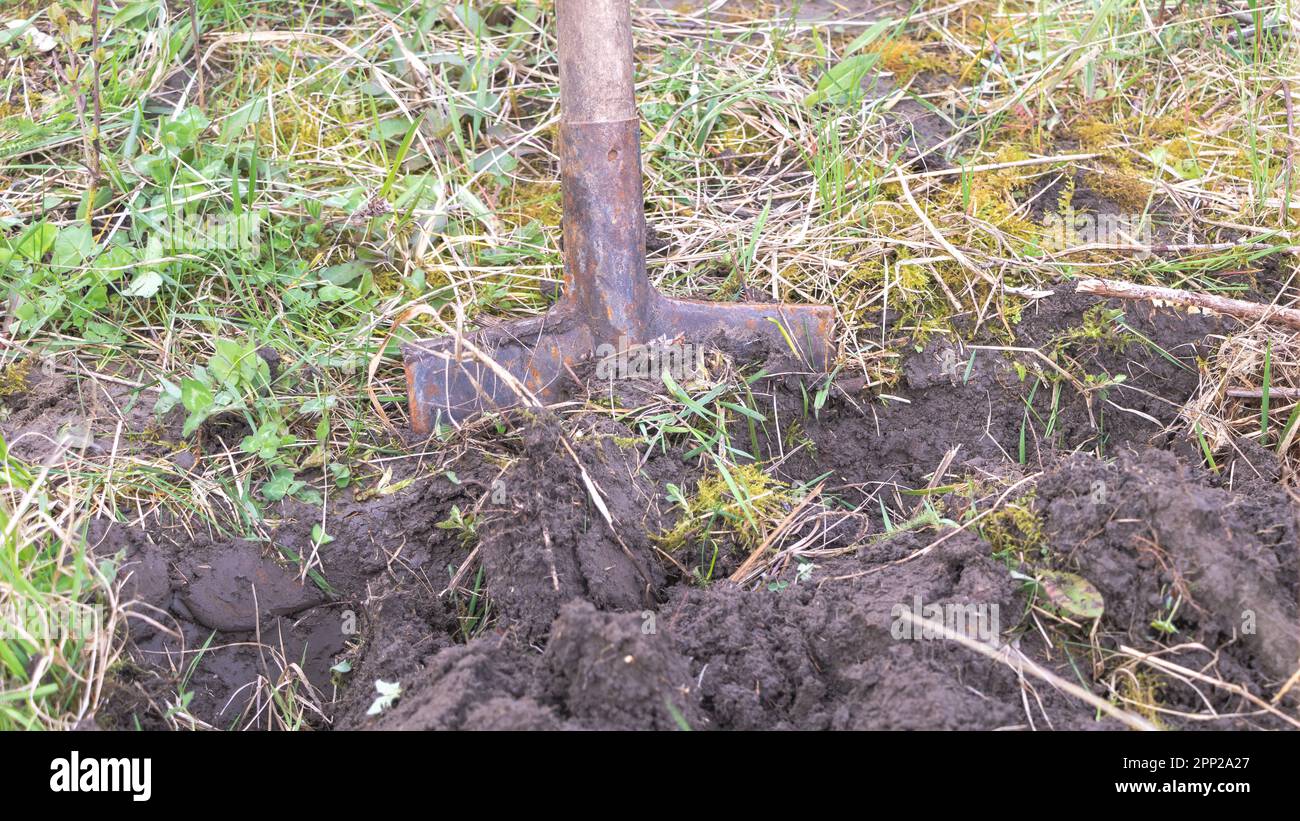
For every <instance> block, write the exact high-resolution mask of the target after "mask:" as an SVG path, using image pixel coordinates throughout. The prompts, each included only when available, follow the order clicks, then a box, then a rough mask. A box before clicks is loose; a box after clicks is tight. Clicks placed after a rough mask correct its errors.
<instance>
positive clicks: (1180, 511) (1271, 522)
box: [1038, 451, 1300, 686]
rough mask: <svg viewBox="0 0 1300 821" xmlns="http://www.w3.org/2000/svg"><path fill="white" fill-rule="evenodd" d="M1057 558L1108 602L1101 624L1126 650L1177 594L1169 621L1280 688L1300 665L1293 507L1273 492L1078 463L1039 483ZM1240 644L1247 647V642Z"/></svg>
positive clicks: (1175, 467) (1169, 469) (1133, 465)
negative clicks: (1122, 638) (1121, 637)
mask: <svg viewBox="0 0 1300 821" xmlns="http://www.w3.org/2000/svg"><path fill="white" fill-rule="evenodd" d="M1038 495H1039V498H1040V500H1042V504H1043V512H1044V521H1045V526H1046V528H1047V530H1048V533H1049V535H1050V538H1051V544H1052V547H1053V548H1054V550H1055V551H1056V552H1057V553H1059V554H1061V555H1062V556H1063V557H1064V558H1066V559H1067V560H1069V561H1073V562H1077V563H1078V566H1079V567H1080V572H1081V573H1082V574H1083V575H1084V576H1085V577H1086V578H1088V579H1089V580H1090V581H1092V582H1093V583H1094V584H1095V585H1096V586H1097V587H1098V589H1099V590H1100V591H1101V592H1102V594H1103V596H1104V597H1105V599H1106V602H1107V614H1106V617H1105V620H1106V625H1107V626H1108V627H1110V628H1112V629H1114V630H1118V631H1120V632H1122V633H1123V634H1125V635H1127V636H1130V637H1132V638H1133V640H1134V642H1135V643H1136V642H1137V641H1142V640H1144V639H1151V638H1158V634H1156V631H1155V630H1154V629H1153V628H1152V627H1151V623H1152V622H1153V621H1156V620H1157V619H1158V618H1160V617H1161V616H1162V615H1164V614H1165V613H1166V612H1167V611H1168V610H1169V609H1170V607H1171V604H1170V602H1172V601H1175V600H1177V599H1179V598H1181V599H1182V604H1181V606H1180V607H1179V608H1178V610H1177V611H1176V619H1175V622H1174V624H1175V625H1176V626H1177V627H1178V628H1179V630H1180V632H1183V631H1186V632H1188V633H1190V634H1191V635H1192V636H1195V637H1196V638H1197V640H1198V641H1200V642H1201V643H1203V644H1205V645H1206V646H1207V647H1217V646H1220V645H1224V644H1227V645H1229V647H1228V653H1230V654H1232V655H1234V656H1238V657H1240V658H1241V660H1242V661H1243V662H1244V663H1246V664H1248V665H1249V666H1252V667H1256V668H1257V669H1258V670H1259V672H1260V673H1262V675H1259V676H1252V678H1257V679H1259V683H1260V684H1268V683H1271V684H1273V685H1275V686H1276V685H1279V684H1280V683H1281V682H1283V681H1285V680H1286V678H1287V677H1288V676H1290V675H1291V674H1292V673H1293V672H1294V671H1295V669H1296V666H1297V664H1300V615H1298V614H1297V602H1298V598H1300V565H1298V564H1297V562H1298V561H1300V558H1298V553H1297V543H1296V533H1297V530H1296V511H1295V507H1294V506H1293V504H1292V503H1291V500H1290V499H1289V498H1288V496H1287V494H1286V493H1285V491H1283V490H1281V489H1280V488H1276V487H1274V488H1269V489H1263V488H1258V487H1257V488H1256V489H1255V490H1254V491H1253V492H1252V493H1250V494H1240V493H1234V492H1232V491H1229V490H1226V489H1220V488H1214V487H1208V486H1206V485H1205V484H1203V483H1202V482H1201V481H1198V479H1197V478H1196V477H1194V476H1192V475H1191V473H1190V471H1188V470H1187V469H1186V468H1185V467H1183V466H1181V465H1180V464H1179V463H1178V462H1177V461H1176V460H1175V459H1174V457H1173V456H1171V455H1170V454H1168V453H1162V452H1158V451H1145V452H1143V453H1141V454H1140V455H1138V454H1131V453H1126V454H1123V455H1122V456H1121V457H1120V458H1119V459H1118V460H1117V461H1116V462H1113V463H1109V464H1108V463H1104V462H1099V461H1097V460H1094V459H1086V458H1082V457H1074V458H1071V459H1067V460H1065V461H1063V462H1061V463H1060V464H1059V465H1058V466H1056V467H1055V468H1053V469H1052V470H1051V471H1050V472H1049V473H1048V474H1047V475H1046V476H1044V477H1043V479H1042V481H1041V482H1040V483H1039V486H1038ZM1243 645H1244V646H1243Z"/></svg>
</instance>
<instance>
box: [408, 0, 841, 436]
mask: <svg viewBox="0 0 1300 821" xmlns="http://www.w3.org/2000/svg"><path fill="white" fill-rule="evenodd" d="M573 2H576V0H561V2H560V3H559V4H558V5H559V34H560V36H559V44H560V91H561V103H562V106H563V108H564V111H563V113H562V118H563V121H562V122H561V126H560V146H559V148H560V178H561V188H562V194H563V207H564V290H563V294H562V295H561V298H560V300H559V301H558V302H557V303H556V305H555V306H554V307H553V308H551V310H549V311H548V312H547V313H545V314H543V315H542V316H539V317H533V318H529V319H524V320H518V321H515V322H507V323H502V324H500V325H496V326H493V327H490V328H487V329H484V330H482V331H477V332H475V333H472V334H468V335H467V338H468V339H470V340H472V342H473V345H474V347H476V348H477V349H479V350H480V351H482V352H483V353H484V354H486V355H487V356H489V357H491V358H492V359H493V360H494V361H495V363H496V364H498V365H499V366H501V368H503V369H504V370H505V371H507V372H508V373H510V374H511V375H513V376H514V377H515V378H517V379H519V380H520V381H521V382H522V383H523V384H524V385H525V386H526V387H527V388H528V389H529V390H530V391H532V392H533V393H534V394H535V395H536V396H537V397H538V398H540V399H542V400H543V401H547V400H552V399H555V398H556V397H557V395H558V393H559V390H560V387H561V386H562V385H563V384H564V382H565V380H566V378H567V377H568V374H569V372H570V371H571V369H572V368H573V366H574V365H575V364H577V362H578V361H579V360H580V359H582V358H583V357H586V356H590V355H591V354H592V353H593V351H594V350H595V349H596V347H597V346H598V345H601V344H603V343H611V344H616V345H617V344H620V343H624V344H644V343H647V342H650V341H651V340H654V339H657V338H660V337H668V338H677V337H683V336H684V337H687V338H694V339H707V338H709V337H712V336H714V335H715V334H717V333H719V332H721V333H730V334H733V335H737V334H739V335H745V336H762V337H766V338H769V339H772V340H774V341H775V342H777V343H779V344H780V345H781V346H783V347H784V346H787V345H789V346H792V347H794V348H795V349H796V352H797V353H798V354H799V356H800V358H801V359H802V360H803V361H804V363H805V364H806V365H807V367H808V368H809V369H810V370H811V371H824V370H826V368H827V367H828V366H829V364H830V360H831V356H832V353H833V352H832V345H831V328H832V323H833V321H834V310H833V309H832V308H831V307H830V306H825V305H792V304H758V303H722V302H703V301H699V300H690V299H674V298H671V297H666V296H664V295H662V294H660V293H659V292H658V291H657V290H655V288H654V285H653V284H652V283H651V282H650V278H649V276H648V275H647V274H646V265H645V212H644V208H643V205H642V191H641V147H640V125H639V121H638V119H637V117H636V115H635V112H636V109H635V105H634V103H633V99H632V78H631V65H632V36H631V22H630V16H629V11H628V0H582V2H581V8H580V10H579V11H578V13H574V12H571V11H569V8H570V6H571V4H572V3H573ZM464 348H465V346H463V345H461V344H460V340H459V339H458V338H457V337H441V338H437V339H427V340H418V341H416V342H412V343H410V344H408V345H406V346H405V347H404V348H403V356H404V360H405V364H406V382H407V389H408V393H409V397H410V418H411V427H412V429H413V430H414V431H415V432H416V433H421V434H423V433H427V432H429V431H430V430H432V429H433V426H434V425H435V424H436V422H437V421H438V419H439V417H441V418H442V419H445V420H448V421H451V420H457V421H458V420H461V419H464V418H466V417H469V416H472V415H473V414H475V413H479V412H482V411H486V410H493V409H501V408H506V407H509V406H511V405H514V404H517V403H518V401H519V398H518V397H517V396H516V395H515V393H514V391H513V390H512V389H511V387H510V386H509V385H507V384H505V383H504V382H503V381H502V380H501V379H499V378H498V376H497V374H496V373H495V371H494V370H493V369H491V368H490V367H488V366H486V365H485V364H484V363H483V362H482V361H481V360H480V359H479V358H477V357H475V356H470V355H468V351H466V350H464Z"/></svg>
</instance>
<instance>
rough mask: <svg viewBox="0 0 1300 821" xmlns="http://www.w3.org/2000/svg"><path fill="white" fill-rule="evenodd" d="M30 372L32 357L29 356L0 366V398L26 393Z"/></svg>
mask: <svg viewBox="0 0 1300 821" xmlns="http://www.w3.org/2000/svg"><path fill="white" fill-rule="evenodd" d="M31 372H32V357H30V356H29V357H27V358H26V359H20V360H18V361H17V362H11V363H10V364H8V365H6V366H5V367H4V368H0V399H7V398H9V397H11V396H19V395H21V394H24V393H26V392H27V388H28V378H29V377H30V376H31Z"/></svg>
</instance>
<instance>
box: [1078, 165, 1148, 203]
mask: <svg viewBox="0 0 1300 821" xmlns="http://www.w3.org/2000/svg"><path fill="white" fill-rule="evenodd" d="M1083 182H1084V185H1086V186H1088V188H1089V189H1090V190H1091V191H1092V192H1093V193H1094V194H1096V195H1097V196H1099V197H1104V198H1105V199H1108V200H1110V201H1111V202H1113V203H1115V204H1116V205H1118V206H1120V207H1121V208H1122V209H1124V210H1126V211H1135V212H1140V211H1143V210H1145V209H1146V206H1147V198H1148V197H1149V196H1150V194H1151V188H1150V186H1148V185H1147V184H1146V183H1144V182H1143V181H1142V180H1140V179H1138V178H1137V177H1135V176H1131V175H1129V174H1125V173H1123V172H1120V171H1090V172H1088V173H1087V174H1085V175H1084V178H1083Z"/></svg>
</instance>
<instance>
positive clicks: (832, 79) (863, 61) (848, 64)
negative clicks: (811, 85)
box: [804, 54, 879, 106]
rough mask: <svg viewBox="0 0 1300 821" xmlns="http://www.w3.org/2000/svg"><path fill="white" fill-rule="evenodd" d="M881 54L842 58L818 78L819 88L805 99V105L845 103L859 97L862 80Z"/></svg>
mask: <svg viewBox="0 0 1300 821" xmlns="http://www.w3.org/2000/svg"><path fill="white" fill-rule="evenodd" d="M878 59H879V55H876V54H855V55H853V56H852V57H847V58H845V59H844V60H841V61H840V62H839V63H838V64H837V65H835V66H833V67H832V68H831V69H830V70H828V71H827V72H826V73H825V74H823V75H822V76H821V77H820V78H818V80H817V89H816V91H814V92H813V93H812V94H809V95H808V96H807V98H805V99H804V105H806V106H815V105H817V104H819V103H823V102H830V103H836V104H839V103H845V102H848V101H850V100H852V99H854V98H856V97H857V95H858V94H860V93H861V90H862V80H863V79H864V78H865V77H866V76H867V73H868V72H869V71H871V69H872V68H874V67H875V65H876V61H877V60H878Z"/></svg>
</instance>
